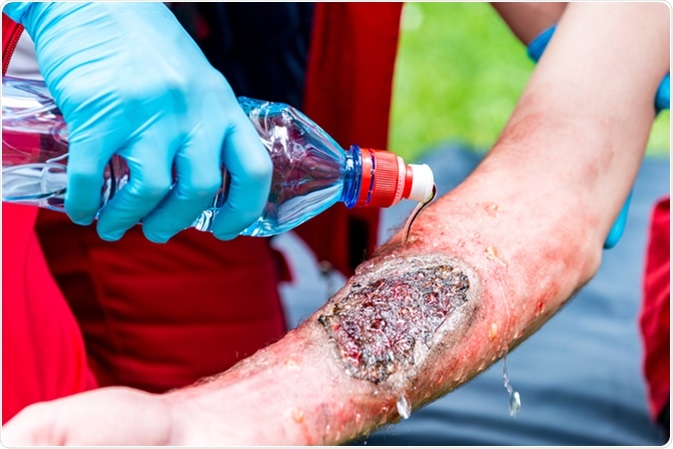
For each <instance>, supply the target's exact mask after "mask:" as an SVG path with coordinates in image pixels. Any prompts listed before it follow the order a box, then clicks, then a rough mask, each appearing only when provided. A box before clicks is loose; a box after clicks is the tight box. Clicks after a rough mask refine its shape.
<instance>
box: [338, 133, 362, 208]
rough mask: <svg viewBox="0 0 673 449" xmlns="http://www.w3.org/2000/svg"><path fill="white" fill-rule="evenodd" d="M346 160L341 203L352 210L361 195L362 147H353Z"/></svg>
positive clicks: (347, 152)
mask: <svg viewBox="0 0 673 449" xmlns="http://www.w3.org/2000/svg"><path fill="white" fill-rule="evenodd" d="M345 154H346V160H345V163H344V167H343V170H344V176H343V180H344V181H343V190H342V191H341V199H340V201H341V202H342V203H344V204H345V205H346V207H348V208H351V207H353V206H355V204H356V203H357V201H358V195H359V194H360V185H361V183H362V157H361V156H360V147H358V146H357V145H352V146H351V147H350V149H349V150H348V151H346V152H345Z"/></svg>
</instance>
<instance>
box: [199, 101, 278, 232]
mask: <svg viewBox="0 0 673 449" xmlns="http://www.w3.org/2000/svg"><path fill="white" fill-rule="evenodd" d="M222 160H223V162H224V166H225V168H226V170H227V172H228V176H229V183H230V184H229V190H228V192H227V200H226V202H225V203H224V205H223V206H222V207H221V208H220V210H219V213H218V215H217V216H216V217H215V221H214V222H213V228H212V229H213V234H215V237H217V238H218V239H221V240H230V239H233V238H234V237H236V236H237V235H238V234H240V233H241V231H243V230H244V229H245V228H247V227H248V226H250V225H251V224H252V223H254V222H255V221H256V220H257V219H258V218H259V217H260V215H261V214H262V212H263V211H264V207H265V205H266V202H267V200H268V198H269V189H270V187H271V175H272V173H273V166H272V164H271V157H270V156H269V152H268V151H267V150H266V148H264V145H263V144H262V142H261V140H260V138H259V134H257V132H256V131H255V129H254V127H253V126H252V123H250V120H249V119H248V118H247V117H246V116H245V114H244V113H243V111H242V110H241V111H240V115H239V112H238V111H237V112H236V118H235V120H234V121H233V123H232V124H231V125H230V126H229V128H228V129H227V135H226V137H225V141H224V146H223V149H222Z"/></svg>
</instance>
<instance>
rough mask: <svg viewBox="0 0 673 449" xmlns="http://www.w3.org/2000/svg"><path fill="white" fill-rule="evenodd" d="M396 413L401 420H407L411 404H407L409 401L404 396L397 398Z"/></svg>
mask: <svg viewBox="0 0 673 449" xmlns="http://www.w3.org/2000/svg"><path fill="white" fill-rule="evenodd" d="M397 413H399V414H400V416H401V417H402V418H403V419H407V418H409V416H410V415H411V403H409V400H408V399H407V397H406V396H404V395H402V396H400V397H399V398H397Z"/></svg>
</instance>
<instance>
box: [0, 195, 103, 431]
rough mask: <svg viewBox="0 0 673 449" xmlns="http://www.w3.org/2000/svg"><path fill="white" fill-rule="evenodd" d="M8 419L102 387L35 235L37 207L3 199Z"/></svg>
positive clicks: (5, 407)
mask: <svg viewBox="0 0 673 449" xmlns="http://www.w3.org/2000/svg"><path fill="white" fill-rule="evenodd" d="M2 216H3V219H2V244H3V245H2V246H3V248H2V279H3V283H2V422H3V424H4V423H5V422H7V421H8V420H9V419H10V418H12V416H14V415H15V414H16V413H18V412H19V411H20V410H21V409H22V408H24V407H26V406H27V405H30V404H32V403H35V402H40V401H46V400H51V399H56V398H60V397H63V396H68V395H71V394H74V393H78V392H81V391H85V390H88V389H90V388H94V387H95V386H96V384H95V381H94V378H93V375H92V374H91V372H90V371H89V369H88V367H87V363H86V354H85V349H84V343H83V341H82V336H81V334H80V331H79V328H78V326H77V323H76V322H75V319H74V318H73V316H72V313H71V312H70V309H69V308H68V306H67V304H66V302H65V300H64V298H63V296H62V295H61V292H60V291H59V289H58V287H57V286H56V284H55V283H54V281H53V279H52V277H51V275H50V273H49V269H48V268H47V265H46V263H45V260H44V256H43V254H42V250H41V248H40V245H39V243H38V241H37V238H36V236H35V232H34V230H33V225H34V223H35V219H36V217H37V209H36V208H33V207H27V206H17V205H14V204H6V203H2Z"/></svg>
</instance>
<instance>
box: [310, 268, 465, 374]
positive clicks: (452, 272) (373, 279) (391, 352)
mask: <svg viewBox="0 0 673 449" xmlns="http://www.w3.org/2000/svg"><path fill="white" fill-rule="evenodd" d="M340 293H341V294H339V295H337V296H336V297H335V298H334V300H333V303H332V305H333V306H332V307H331V308H330V309H329V311H328V312H327V313H325V314H322V315H320V316H319V317H318V321H319V322H320V323H321V324H322V325H323V327H324V329H325V330H326V332H327V334H328V335H329V337H330V339H331V340H332V341H333V342H334V343H335V344H336V347H337V351H338V353H339V355H340V358H341V359H342V361H343V363H344V365H345V368H346V371H347V372H348V373H349V374H350V375H351V376H353V377H355V378H357V379H361V380H367V381H370V382H373V383H375V384H378V383H380V382H384V381H387V380H388V379H389V378H390V376H393V375H395V374H398V375H400V376H401V377H403V378H408V377H411V376H412V375H413V373H414V371H415V369H414V368H416V366H417V365H419V364H420V363H421V362H422V361H423V360H425V359H426V358H427V355H428V354H429V353H430V352H431V350H432V348H433V346H434V345H435V344H436V343H437V341H439V340H440V339H441V338H442V337H444V336H445V334H446V333H447V332H449V331H451V332H455V333H456V335H458V334H460V332H461V331H464V330H465V329H466V327H467V326H469V323H470V321H471V317H472V315H473V313H474V311H475V310H476V306H475V304H471V303H470V302H471V301H470V300H471V298H472V295H471V294H470V293H471V286H470V279H469V277H468V275H467V274H466V273H465V272H464V270H463V269H461V268H459V267H458V265H457V263H456V261H455V260H452V259H449V258H447V257H443V256H436V255H435V256H415V257H409V256H406V257H403V258H402V257H394V256H391V257H390V258H389V260H387V261H385V262H384V263H383V264H382V265H381V268H377V269H375V270H373V271H370V270H359V273H358V274H357V276H356V277H355V278H354V279H353V280H352V282H351V283H350V284H349V287H347V290H346V291H342V292H340ZM472 302H473V301H472Z"/></svg>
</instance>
